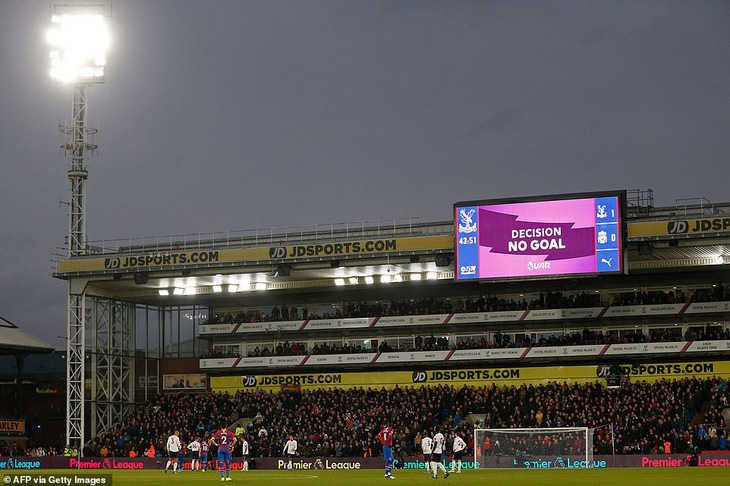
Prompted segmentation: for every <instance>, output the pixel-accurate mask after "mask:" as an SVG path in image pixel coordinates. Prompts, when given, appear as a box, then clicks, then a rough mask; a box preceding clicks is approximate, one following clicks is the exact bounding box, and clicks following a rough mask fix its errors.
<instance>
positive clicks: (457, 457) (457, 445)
mask: <svg viewBox="0 0 730 486" xmlns="http://www.w3.org/2000/svg"><path fill="white" fill-rule="evenodd" d="M452 448H453V450H454V462H452V463H451V471H449V472H454V466H455V465H457V464H458V466H459V469H458V471H456V472H457V473H460V472H461V459H462V457H463V456H464V451H465V450H466V442H464V439H462V438H461V437H459V434H458V433H457V432H454V445H453V447H452Z"/></svg>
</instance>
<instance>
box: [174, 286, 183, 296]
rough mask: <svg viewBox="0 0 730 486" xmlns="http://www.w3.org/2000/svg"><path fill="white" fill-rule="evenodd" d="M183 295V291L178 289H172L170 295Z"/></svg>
mask: <svg viewBox="0 0 730 486" xmlns="http://www.w3.org/2000/svg"><path fill="white" fill-rule="evenodd" d="M184 293H185V289H181V288H180V287H175V288H174V289H172V295H182V294H184Z"/></svg>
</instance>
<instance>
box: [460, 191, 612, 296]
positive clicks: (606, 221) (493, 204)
mask: <svg viewBox="0 0 730 486" xmlns="http://www.w3.org/2000/svg"><path fill="white" fill-rule="evenodd" d="M624 201H625V193H622V192H616V193H611V194H605V193H604V194H590V195H585V194H583V195H564V196H552V197H549V198H548V197H546V198H539V199H531V200H525V199H521V200H519V201H517V200H502V201H477V202H462V203H456V204H455V205H454V217H455V226H456V228H455V231H454V234H455V237H456V242H455V247H456V272H455V275H456V280H462V281H463V280H477V279H504V278H532V277H535V278H537V277H540V278H542V277H545V276H557V275H595V274H612V273H622V272H623V271H624V264H623V263H624V262H623V237H624V235H623V233H624V232H623V222H622V216H623V212H624Z"/></svg>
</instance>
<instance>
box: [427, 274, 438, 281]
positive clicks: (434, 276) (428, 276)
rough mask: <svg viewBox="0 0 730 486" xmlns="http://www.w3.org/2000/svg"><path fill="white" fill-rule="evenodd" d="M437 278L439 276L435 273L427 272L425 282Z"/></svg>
mask: <svg viewBox="0 0 730 486" xmlns="http://www.w3.org/2000/svg"><path fill="white" fill-rule="evenodd" d="M438 277H439V274H438V273H436V272H428V273H427V274H426V279H427V280H436V279H437V278H438Z"/></svg>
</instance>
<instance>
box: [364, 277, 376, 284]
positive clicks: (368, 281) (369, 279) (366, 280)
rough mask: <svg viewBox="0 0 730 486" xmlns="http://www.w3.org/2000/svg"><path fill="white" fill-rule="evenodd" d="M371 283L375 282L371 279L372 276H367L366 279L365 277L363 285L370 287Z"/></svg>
mask: <svg viewBox="0 0 730 486" xmlns="http://www.w3.org/2000/svg"><path fill="white" fill-rule="evenodd" d="M373 282H375V280H374V279H373V277H372V276H367V277H365V283H366V284H367V285H372V284H373Z"/></svg>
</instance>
